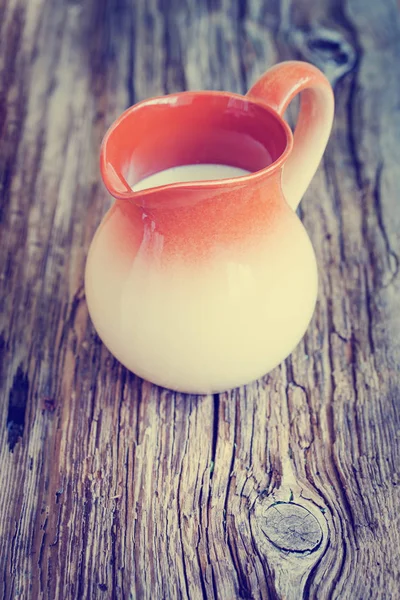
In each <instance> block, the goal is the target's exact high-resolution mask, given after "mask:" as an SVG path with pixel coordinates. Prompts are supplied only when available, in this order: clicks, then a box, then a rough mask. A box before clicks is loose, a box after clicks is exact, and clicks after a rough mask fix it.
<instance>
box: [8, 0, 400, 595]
mask: <svg viewBox="0 0 400 600" xmlns="http://www.w3.org/2000/svg"><path fill="white" fill-rule="evenodd" d="M399 12H400V11H399V7H398V6H397V4H396V3H395V0H380V1H379V2H375V1H374V0H368V1H366V0H345V1H336V0H318V2H317V1H316V0H315V1H312V0H302V1H299V2H294V0H293V1H290V0H280V1H278V0H270V1H267V0H241V1H239V0H208V1H207V2H206V1H205V0H186V1H182V2H179V1H178V0H170V1H168V0H137V1H135V0H114V1H113V0H86V1H85V2H83V1H79V0H69V1H66V0H53V1H50V0H29V2H28V1H25V0H0V135H1V142H0V144H1V145H0V198H1V212H0V220H1V223H0V234H1V243H0V281H1V295H0V357H1V358H0V376H1V382H0V390H1V391H0V394H1V402H0V432H1V433H0V442H1V444H0V461H1V462H0V465H1V467H0V469H1V470H0V590H1V591H0V595H1V597H2V598H5V599H11V598H12V599H14V598H23V599H25V598H26V599H28V598H29V599H33V600H36V599H39V598H48V599H55V598H57V599H58V598H59V599H62V600H64V599H70V598H76V599H82V598H90V599H95V598H100V599H102V598H104V599H107V598H117V599H119V598H121V599H142V598H143V599H151V600H154V599H163V598H168V599H175V598H191V599H195V600H196V599H202V598H218V599H222V600H231V599H235V598H271V599H273V598H282V599H288V600H298V599H301V598H317V599H324V598H340V599H349V600H366V599H373V600H376V599H378V598H382V599H385V600H388V599H392V598H393V599H394V598H400V591H399V585H400V583H399V577H400V575H399V573H400V570H399V547H400V532H399V529H400V522H399V512H400V511H399V509H400V498H399V493H398V490H399V487H400V479H399V464H400V456H399V454H400V453H399V441H400V418H399V404H400V399H399V396H400V372H399V364H400V276H399V256H400V242H399V240H400V236H399V231H400V208H399V202H400V184H399V175H400V173H399V168H398V165H399V156H400V84H399V81H400V15H399ZM287 58H301V59H304V60H308V61H310V62H313V63H314V64H316V65H317V66H318V67H320V68H321V69H322V70H323V71H324V72H325V73H326V74H327V76H328V77H329V79H330V81H331V82H332V85H333V86H334V89H335V95H336V102H337V109H336V120H335V124H334V130H333V134H332V137H331V141H330V144H329V147H328V150H327V152H326V154H325V157H324V160H323V164H322V165H321V168H320V169H319V172H318V174H317V176H316V177H315V179H314V181H313V183H312V185H311V187H310V189H309V191H308V193H307V195H306V197H305V198H304V200H303V203H302V205H301V212H300V214H301V218H302V219H303V221H304V223H305V226H306V228H307V230H308V232H309V234H310V236H311V238H312V241H313V244H314V247H315V250H316V253H317V257H318V262H319V266H320V293H319V302H318V306H317V310H316V313H315V317H314V319H313V321H312V323H311V326H310V328H309V330H308V333H307V335H306V337H305V338H304V340H303V342H302V343H301V344H300V346H299V347H298V348H297V350H296V351H295V352H294V353H293V355H292V357H291V358H289V359H288V360H287V361H286V362H285V363H284V364H282V365H281V366H280V367H278V368H276V369H275V370H274V371H273V372H272V373H270V374H269V375H268V376H266V377H265V378H264V379H263V380H261V381H258V382H257V383H254V384H253V385H250V386H247V387H246V388H242V389H238V390H235V391H232V392H230V393H225V394H220V395H215V396H204V397H195V396H185V395H180V394H174V393H171V392H169V391H167V390H164V389H160V388H157V387H155V386H153V385H150V384H149V383H147V382H144V381H141V380H139V379H138V378H136V377H135V376H134V375H132V374H131V373H129V372H128V371H127V370H126V369H124V368H122V367H121V366H120V365H119V364H118V362H117V361H116V360H115V359H114V358H113V357H112V356H111V355H110V354H109V353H108V351H107V350H106V349H105V347H104V346H103V345H102V344H101V343H100V341H99V339H98V337H97V336H96V333H95V331H94V329H93V326H92V324H91V322H90V320H89V318H88V313H87V308H86V304H85V296H84V290H83V271H84V264H85V259H86V254H87V249H88V245H89V243H90V240H91V238H92V236H93V234H94V232H95V230H96V227H97V225H98V223H99V221H100V219H101V217H102V215H103V214H104V212H105V210H106V209H107V207H108V206H109V205H110V198H109V197H108V196H107V194H106V193H105V190H104V189H103V186H102V184H101V181H100V176H99V170H98V154H99V145H100V142H101V139H102V136H103V135H104V133H105V131H106V129H107V127H108V126H109V125H110V124H111V122H112V121H113V120H114V118H115V117H116V116H117V115H119V114H120V113H121V112H122V110H123V109H125V108H126V107H127V106H128V105H131V104H133V103H134V102H136V101H138V100H141V99H143V98H146V97H149V96H154V95H158V94H163V93H165V92H171V91H176V90H183V89H200V88H201V89H203V88H204V89H206V88H209V89H224V90H232V91H235V92H245V91H246V90H247V89H248V88H249V87H250V85H251V84H252V83H254V81H255V80H256V78H257V77H258V76H259V75H261V73H262V72H263V71H264V70H266V68H267V67H268V66H270V65H272V64H273V63H275V62H277V61H279V60H282V59H287Z"/></svg>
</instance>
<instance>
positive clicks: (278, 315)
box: [85, 61, 334, 393]
mask: <svg viewBox="0 0 400 600" xmlns="http://www.w3.org/2000/svg"><path fill="white" fill-rule="evenodd" d="M300 92H301V104H300V111H299V116H298V121H297V125H296V129H295V133H294V136H293V135H292V132H291V130H290V128H289V126H288V125H287V123H286V122H285V121H284V119H283V115H284V113H285V110H286V108H287V106H288V105H289V103H290V101H291V100H292V99H293V98H294V96H296V94H298V93H300ZM333 110H334V101H333V94H332V89H331V87H330V85H329V82H328V81H327V79H326V78H325V76H324V75H323V74H322V73H321V72H320V71H319V70H318V69H316V68H315V67H313V66H312V65H310V64H307V63H303V62H297V61H296V62H293V61H291V62H285V63H281V64H278V65H276V66H275V67H273V68H271V69H270V70H269V71H267V73H265V74H264V75H263V76H262V77H261V78H260V80H259V81H257V83H256V84H255V85H254V86H253V87H252V88H251V89H250V91H249V92H248V93H247V95H246V96H241V95H238V94H233V93H228V92H215V91H212V92H210V91H208V92H207V91H205V92H182V93H176V94H171V95H168V96H164V97H159V98H153V99H150V100H145V101H143V102H140V103H138V104H136V105H135V106H132V107H131V108H129V109H128V110H126V111H125V112H124V113H123V114H122V116H121V117H119V118H118V119H117V121H116V122H115V123H114V124H113V125H112V126H111V128H110V129H109V131H108V132H107V134H106V135H105V138H104V140H103V144H102V148H101V158H100V164H101V174H102V177H103V181H104V183H105V185H106V187H107V189H108V191H109V192H110V194H112V196H113V197H114V198H115V202H114V204H113V206H112V208H111V209H110V210H109V211H108V213H107V214H106V215H105V217H104V219H103V221H102V223H101V224H100V226H99V228H98V230H97V232H96V235H95V237H94V239H93V242H92V244H91V247H90V251H89V255H88V259H87V266H86V275H85V286H86V298H87V303H88V307H89V312H90V315H91V318H92V320H93V323H94V325H95V327H96V329H97V331H98V333H99V335H100V337H101V339H102V340H103V342H104V343H105V344H106V346H107V347H108V348H109V350H110V351H111V352H112V353H113V354H114V355H115V356H116V357H117V358H118V360H120V361H121V363H123V364H124V365H125V366H126V367H128V368H129V369H130V370H132V371H133V372H134V373H136V374H137V375H139V376H140V377H143V378H145V379H148V380H149V381H152V382H154V383H156V384H159V385H161V386H164V387H167V388H170V389H173V390H179V391H183V392H190V393H212V392H219V391H222V390H227V389H229V388H233V387H236V386H239V385H241V384H245V383H247V382H250V381H252V380H255V379H257V378H259V377H261V376H262V375H264V374H265V373H267V372H268V371H270V370H271V369H273V368H274V367H275V366H276V365H278V364H279V363H280V362H281V361H282V360H283V359H284V358H285V357H287V356H288V355H289V353H290V352H291V351H292V350H293V349H294V348H295V346H296V345H297V344H298V342H299V341H300V340H301V338H302V336H303V335H304V333H305V331H306V329H307V327H308V325H309V322H310V320H311V317H312V314H313V311H314V307H315V302H316V297H317V266H316V259H315V255H314V251H313V248H312V246H311V243H310V240H309V238H308V236H307V233H306V231H305V229H304V227H303V225H302V223H301V221H300V220H299V218H298V217H297V216H296V213H295V210H296V207H297V205H298V203H299V201H300V199H301V197H302V196H303V194H304V192H305V190H306V188H307V186H308V184H309V183H310V180H311V178H312V177H313V175H314V173H315V171H316V169H317V166H318V164H319V162H320V159H321V156H322V154H323V151H324V149H325V146H326V143H327V140H328V137H329V133H330V130H331V126H332V119H333ZM189 165H191V166H192V167H193V166H201V165H203V166H202V167H201V168H202V169H203V170H202V176H201V178H198V180H196V176H194V179H193V180H192V181H185V180H183V179H182V180H179V178H178V180H176V179H175V180H173V182H172V183H171V182H168V181H169V180H168V178H167V179H164V180H163V178H162V177H161V179H159V180H158V182H157V184H155V183H154V184H151V183H150V184H149V185H147V186H144V187H143V186H141V185H140V182H142V181H146V180H148V181H152V180H151V177H152V176H154V174H157V173H161V174H162V173H163V172H167V170H169V171H168V172H169V173H171V172H173V171H171V169H172V170H173V169H174V168H176V167H179V168H181V172H183V171H182V167H185V166H187V167H188V169H190V168H192V167H189ZM215 165H224V166H225V167H227V168H231V169H232V171H230V173H235V175H234V176H225V177H221V178H219V179H215V178H213V177H215V170H214V171H212V167H213V166H215ZM207 169H210V173H211V172H213V173H214V174H213V177H211V175H210V177H208V176H207V172H208V171H207ZM177 172H178V171H177ZM192 172H194V173H196V172H197V171H196V170H194V171H192ZM217 172H218V170H217ZM222 172H223V171H221V173H222ZM238 173H239V175H238ZM149 178H150V179H149ZM184 179H185V178H184ZM186 179H187V177H186ZM153 181H155V180H154V179H153Z"/></svg>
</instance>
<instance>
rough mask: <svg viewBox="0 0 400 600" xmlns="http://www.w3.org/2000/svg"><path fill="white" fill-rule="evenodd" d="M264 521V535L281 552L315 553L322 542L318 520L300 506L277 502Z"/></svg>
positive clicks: (271, 507) (292, 503)
mask: <svg viewBox="0 0 400 600" xmlns="http://www.w3.org/2000/svg"><path fill="white" fill-rule="evenodd" d="M264 519H265V521H264V523H263V525H262V526H261V528H262V530H263V532H264V534H265V535H266V536H267V538H268V540H269V541H270V542H271V543H272V544H273V545H274V546H276V547H277V548H279V549H280V550H286V551H287V552H302V553H303V552H314V551H315V550H317V548H318V547H319V546H320V544H321V542H322V537H323V532H322V528H321V525H320V524H319V522H318V519H317V518H316V517H315V516H314V515H313V514H312V513H311V512H310V511H309V510H308V509H307V508H304V506H300V504H295V503H294V502H276V503H275V504H273V505H272V506H270V507H269V508H268V509H267V511H266V513H265V516H264Z"/></svg>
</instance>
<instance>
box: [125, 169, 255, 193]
mask: <svg viewBox="0 0 400 600" xmlns="http://www.w3.org/2000/svg"><path fill="white" fill-rule="evenodd" d="M249 173H250V171H246V170H245V169H239V168H238V167H230V166H228V165H213V164H202V165H182V166H180V167H172V168H171V169H165V171H160V172H159V173H155V174H154V175H150V177H146V178H145V179H142V180H141V181H139V183H136V184H135V185H133V186H132V190H133V191H134V192H139V191H140V190H147V189H148V188H151V187H157V186H160V185H166V184H168V183H178V182H180V183H183V182H188V181H206V180H216V179H230V178H231V177H240V176H241V175H248V174H249Z"/></svg>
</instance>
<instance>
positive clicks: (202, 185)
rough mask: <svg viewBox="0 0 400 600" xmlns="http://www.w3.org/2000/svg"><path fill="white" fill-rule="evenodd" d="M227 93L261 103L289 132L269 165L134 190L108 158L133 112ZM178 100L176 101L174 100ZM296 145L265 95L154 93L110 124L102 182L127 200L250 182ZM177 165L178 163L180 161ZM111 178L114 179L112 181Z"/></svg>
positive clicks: (276, 167)
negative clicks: (117, 133)
mask: <svg viewBox="0 0 400 600" xmlns="http://www.w3.org/2000/svg"><path fill="white" fill-rule="evenodd" d="M190 96H192V97H200V96H202V97H220V98H221V97H225V98H229V99H236V100H238V101H240V102H244V103H249V104H252V105H256V106H259V107H260V108H262V109H263V110H265V111H266V112H268V113H269V114H270V115H271V116H272V117H274V119H275V120H276V121H278V122H279V125H280V126H281V127H282V129H283V131H284V133H285V136H286V144H285V147H284V149H283V151H282V152H281V154H280V155H279V156H278V157H277V158H276V159H275V160H274V161H273V162H271V163H270V164H269V165H267V166H266V167H264V168H262V169H259V170H257V171H254V172H250V173H247V174H245V175H239V176H236V177H228V178H224V179H205V180H192V181H183V182H179V181H178V182H174V183H166V184H163V185H157V186H154V187H150V188H146V189H143V190H138V191H133V189H132V187H131V186H130V185H129V184H128V183H127V181H126V180H125V178H124V177H123V175H122V174H121V173H116V171H115V169H114V167H113V165H112V164H111V162H110V161H108V160H107V146H108V142H109V140H110V137H111V136H112V134H113V133H114V132H115V130H116V129H118V128H119V127H120V126H121V124H122V123H123V122H124V120H125V119H127V118H128V117H129V116H130V115H131V114H133V113H134V112H136V111H138V110H140V109H141V108H144V107H146V106H149V107H150V106H159V105H168V104H176V103H177V102H178V100H179V99H182V98H185V97H186V98H188V97H190ZM174 100H175V102H174ZM292 148H293V132H292V130H291V128H290V126H289V124H288V123H287V122H286V121H285V120H284V119H283V117H282V116H281V115H280V114H279V113H278V112H277V111H276V110H275V109H274V108H272V107H271V106H269V105H268V104H267V103H266V102H264V101H263V100H262V99H259V98H255V97H253V96H251V95H249V96H247V95H242V94H238V93H234V92H226V91H218V90H198V91H197V90H188V91H182V92H176V93H172V94H165V95H163V96H154V97H151V98H147V99H144V100H141V101H139V102H137V103H135V104H133V105H132V106H130V107H128V108H127V109H125V110H124V111H123V112H122V113H121V114H120V116H119V117H118V118H117V119H115V120H114V122H113V123H112V124H111V126H110V127H109V128H108V130H107V131H106V133H105V135H104V137H103V140H102V143H101V148H100V171H101V175H102V179H103V182H104V184H105V186H106V188H107V190H108V191H109V192H110V194H111V195H112V196H113V197H114V198H116V199H121V200H122V199H127V200H133V201H134V200H135V199H136V198H139V197H140V198H144V197H145V196H149V195H151V194H153V193H154V190H157V192H161V191H163V190H174V189H176V190H181V189H185V188H186V189H188V188H190V189H197V190H199V189H207V188H210V189H211V188H212V189H216V188H222V187H224V186H227V185H232V184H237V183H247V182H253V181H256V180H259V179H261V178H267V177H270V176H271V175H273V174H274V173H275V172H277V171H278V170H279V169H280V168H281V167H282V166H283V164H284V163H285V161H286V160H287V158H288V156H289V154H290V152H291V151H292ZM177 166H178V165H177ZM110 179H112V181H110ZM116 180H119V181H118V184H119V185H118V186H117V187H116V185H115V184H116Z"/></svg>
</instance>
